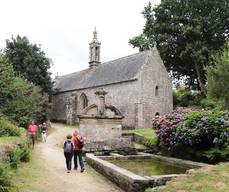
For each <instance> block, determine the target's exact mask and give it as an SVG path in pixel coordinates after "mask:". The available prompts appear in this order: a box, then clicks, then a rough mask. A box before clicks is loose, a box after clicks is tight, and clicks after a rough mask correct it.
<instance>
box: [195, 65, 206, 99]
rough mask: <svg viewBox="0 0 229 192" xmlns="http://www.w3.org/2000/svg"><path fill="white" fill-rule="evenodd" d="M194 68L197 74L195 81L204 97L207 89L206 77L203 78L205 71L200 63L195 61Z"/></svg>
mask: <svg viewBox="0 0 229 192" xmlns="http://www.w3.org/2000/svg"><path fill="white" fill-rule="evenodd" d="M195 69H196V74H197V83H198V86H199V87H200V93H201V95H202V96H203V97H206V94H207V90H206V86H205V84H206V79H205V72H204V69H203V66H202V65H199V64H198V63H195Z"/></svg>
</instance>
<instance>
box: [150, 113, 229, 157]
mask: <svg viewBox="0 0 229 192" xmlns="http://www.w3.org/2000/svg"><path fill="white" fill-rule="evenodd" d="M153 124H154V126H155V127H156V134H157V136H158V138H159V140H160V145H161V147H162V148H163V149H164V150H167V151H172V152H177V151H180V150H181V149H183V150H185V151H186V153H188V152H190V153H191V151H193V150H195V151H196V154H198V151H200V150H201V151H205V154H203V156H205V157H207V158H208V159H209V160H213V159H214V160H216V159H217V158H218V157H217V155H219V154H220V153H218V151H219V150H222V153H221V154H222V156H221V158H222V159H224V160H225V159H229V151H228V150H226V149H228V146H229V114H228V112H222V111H217V110H213V111H205V110H202V111H192V112H189V113H187V111H185V112H184V111H174V112H172V113H168V114H166V115H165V116H164V117H156V118H155V119H154V120H153ZM213 149H214V151H213ZM218 149H219V150H218ZM189 150H190V151H189ZM224 152H226V153H224ZM223 153H224V154H223ZM209 155H210V156H209Z"/></svg>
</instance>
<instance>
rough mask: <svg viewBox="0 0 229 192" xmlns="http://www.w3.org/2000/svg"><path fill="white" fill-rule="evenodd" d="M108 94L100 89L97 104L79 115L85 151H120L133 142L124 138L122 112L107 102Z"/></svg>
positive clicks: (96, 94)
mask: <svg viewBox="0 0 229 192" xmlns="http://www.w3.org/2000/svg"><path fill="white" fill-rule="evenodd" d="M107 93H108V92H106V91H105V90H104V89H103V88H99V89H98V90H96V92H95V96H96V97H98V102H97V104H92V105H90V106H88V107H86V108H85V109H84V110H83V111H82V113H81V114H78V115H77V116H78V118H79V124H80V134H81V135H82V136H83V137H85V151H88V152H89V151H90V152H91V151H104V150H108V149H109V150H117V149H118V150H120V149H122V148H124V147H129V146H131V145H132V144H131V140H129V139H128V138H123V137H122V119H123V118H124V117H123V115H122V114H121V112H120V111H119V110H118V109H117V108H116V107H115V106H113V105H110V104H109V105H108V104H106V102H105V96H106V94H107Z"/></svg>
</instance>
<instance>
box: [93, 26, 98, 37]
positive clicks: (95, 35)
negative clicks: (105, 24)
mask: <svg viewBox="0 0 229 192" xmlns="http://www.w3.org/2000/svg"><path fill="white" fill-rule="evenodd" d="M93 34H94V38H93V39H97V31H96V27H95V29H94V31H93Z"/></svg>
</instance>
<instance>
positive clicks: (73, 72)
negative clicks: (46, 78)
mask: <svg viewBox="0 0 229 192" xmlns="http://www.w3.org/2000/svg"><path fill="white" fill-rule="evenodd" d="M89 69H90V68H87V69H83V70H80V71H75V72H73V73H68V74H65V75H60V76H57V78H59V77H67V76H70V75H73V74H76V73H79V72H83V71H87V70H89Z"/></svg>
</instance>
